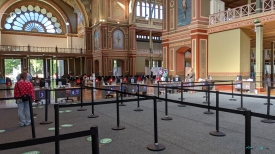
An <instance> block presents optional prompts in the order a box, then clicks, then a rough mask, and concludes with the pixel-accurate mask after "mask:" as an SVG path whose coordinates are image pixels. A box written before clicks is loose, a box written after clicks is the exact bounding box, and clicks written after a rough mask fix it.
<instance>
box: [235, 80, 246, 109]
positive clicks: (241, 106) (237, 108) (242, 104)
mask: <svg viewBox="0 0 275 154" xmlns="http://www.w3.org/2000/svg"><path fill="white" fill-rule="evenodd" d="M237 109H238V110H241V111H243V110H246V108H244V107H243V83H242V82H241V107H238V108H237Z"/></svg>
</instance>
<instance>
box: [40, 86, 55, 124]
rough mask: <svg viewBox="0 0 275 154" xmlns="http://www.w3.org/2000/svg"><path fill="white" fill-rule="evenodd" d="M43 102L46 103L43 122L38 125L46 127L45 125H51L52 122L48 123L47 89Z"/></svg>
mask: <svg viewBox="0 0 275 154" xmlns="http://www.w3.org/2000/svg"><path fill="white" fill-rule="evenodd" d="M45 97H46V98H45V101H46V103H45V121H43V122H41V123H40V124H41V125H46V124H51V123H53V122H52V121H48V104H49V103H48V101H49V99H48V89H46V90H45Z"/></svg>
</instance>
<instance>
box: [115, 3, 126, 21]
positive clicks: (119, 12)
mask: <svg viewBox="0 0 275 154" xmlns="http://www.w3.org/2000/svg"><path fill="white" fill-rule="evenodd" d="M111 2H113V5H112V6H113V7H112V9H113V18H114V19H120V20H123V19H124V13H125V9H126V6H125V4H124V3H125V2H124V0H112V1H111Z"/></svg>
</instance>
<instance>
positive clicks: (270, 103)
mask: <svg viewBox="0 0 275 154" xmlns="http://www.w3.org/2000/svg"><path fill="white" fill-rule="evenodd" d="M268 88H269V87H268ZM268 88H267V90H269V89H268ZM268 99H269V104H270V105H273V104H272V103H271V102H270V96H269V97H268V91H267V103H264V105H268Z"/></svg>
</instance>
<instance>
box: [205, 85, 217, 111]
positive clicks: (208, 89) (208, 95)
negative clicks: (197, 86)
mask: <svg viewBox="0 0 275 154" xmlns="http://www.w3.org/2000/svg"><path fill="white" fill-rule="evenodd" d="M207 91H208V94H207V97H208V98H207V103H208V110H207V111H205V112H203V113H204V114H214V112H211V111H210V108H209V106H210V87H209V84H207Z"/></svg>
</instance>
